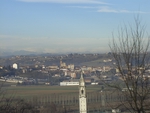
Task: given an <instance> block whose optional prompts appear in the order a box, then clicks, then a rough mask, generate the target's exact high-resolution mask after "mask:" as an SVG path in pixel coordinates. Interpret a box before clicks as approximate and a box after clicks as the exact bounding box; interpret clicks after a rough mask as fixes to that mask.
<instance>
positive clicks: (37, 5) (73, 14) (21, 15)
mask: <svg viewBox="0 0 150 113" xmlns="http://www.w3.org/2000/svg"><path fill="white" fill-rule="evenodd" d="M149 6H150V0H0V51H20V50H26V51H33V52H43V53H74V52H81V53H82V52H83V53H85V52H88V53H101V52H109V51H110V50H109V43H110V42H111V40H112V33H114V34H115V33H116V32H117V31H118V29H119V28H120V26H124V25H126V24H130V23H131V24H132V23H133V22H134V17H135V16H136V15H140V17H141V20H142V22H143V24H144V25H146V30H147V31H150V7H149ZM148 33H149V32H148ZM149 34H150V33H149Z"/></svg>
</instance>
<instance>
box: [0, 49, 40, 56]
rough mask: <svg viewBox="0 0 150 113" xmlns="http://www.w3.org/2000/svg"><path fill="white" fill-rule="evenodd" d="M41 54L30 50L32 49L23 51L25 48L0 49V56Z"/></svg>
mask: <svg viewBox="0 0 150 113" xmlns="http://www.w3.org/2000/svg"><path fill="white" fill-rule="evenodd" d="M37 54H42V53H38V52H32V51H25V50H19V51H0V56H1V57H5V56H14V55H37Z"/></svg>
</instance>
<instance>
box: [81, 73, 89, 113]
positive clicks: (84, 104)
mask: <svg viewBox="0 0 150 113" xmlns="http://www.w3.org/2000/svg"><path fill="white" fill-rule="evenodd" d="M79 111H80V112H79V113H87V101H86V90H85V82H84V78H83V74H82V73H81V78H80V81H79Z"/></svg>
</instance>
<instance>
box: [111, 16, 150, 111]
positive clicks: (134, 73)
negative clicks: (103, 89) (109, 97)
mask: <svg viewBox="0 0 150 113" xmlns="http://www.w3.org/2000/svg"><path fill="white" fill-rule="evenodd" d="M134 22H135V24H134V26H133V25H129V26H126V25H125V27H123V28H121V29H120V30H119V31H118V36H117V37H115V36H114V35H113V41H112V42H111V44H110V50H111V53H112V56H113V58H114V60H115V62H116V69H118V72H119V74H118V76H119V77H120V78H121V81H122V82H123V83H124V85H125V87H126V88H125V90H124V91H121V93H122V95H124V96H125V97H126V101H121V103H122V104H121V106H123V107H124V108H126V109H128V110H129V111H130V112H137V113H145V112H146V111H148V110H150V107H149V106H150V79H149V77H148V76H147V75H146V70H147V69H149V66H150V64H149V57H150V56H149V54H150V53H148V51H149V45H150V38H149V37H148V36H147V37H145V34H146V29H145V26H144V25H142V24H141V19H140V18H139V16H136V17H135V18H134ZM111 86H112V87H114V88H116V89H118V90H120V89H121V86H120V85H119V84H117V85H116V84H115V85H111Z"/></svg>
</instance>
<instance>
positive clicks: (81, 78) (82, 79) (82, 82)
mask: <svg viewBox="0 0 150 113" xmlns="http://www.w3.org/2000/svg"><path fill="white" fill-rule="evenodd" d="M80 84H84V78H83V72H81V77H80Z"/></svg>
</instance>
